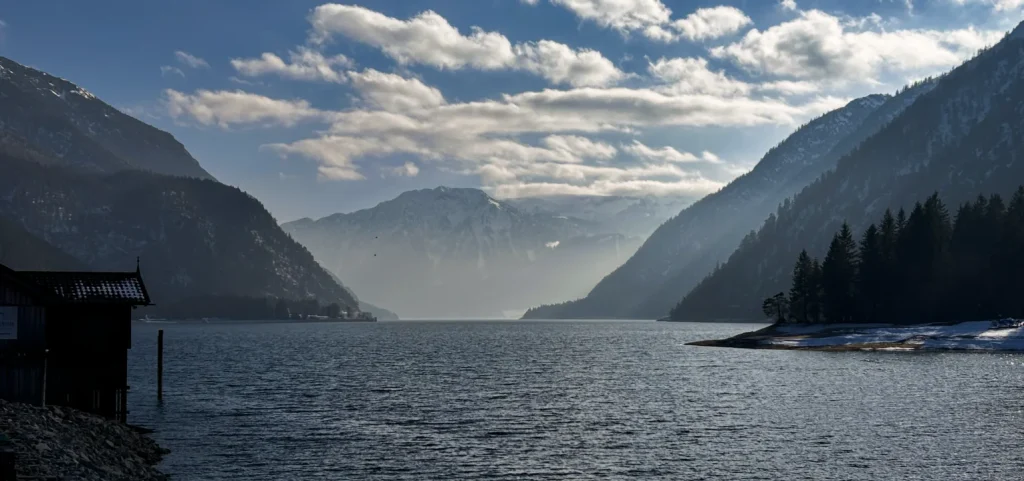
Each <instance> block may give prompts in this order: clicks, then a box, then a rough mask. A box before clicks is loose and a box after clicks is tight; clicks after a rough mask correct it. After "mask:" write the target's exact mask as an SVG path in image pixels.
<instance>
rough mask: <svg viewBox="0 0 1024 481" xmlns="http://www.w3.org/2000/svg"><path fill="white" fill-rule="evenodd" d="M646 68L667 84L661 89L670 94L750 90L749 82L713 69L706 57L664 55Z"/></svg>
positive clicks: (728, 93) (724, 93)
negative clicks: (668, 57) (709, 66)
mask: <svg viewBox="0 0 1024 481" xmlns="http://www.w3.org/2000/svg"><path fill="white" fill-rule="evenodd" d="M647 71H648V72H649V73H650V74H651V76H652V77H654V78H656V79H659V80H661V81H662V82H664V83H666V85H664V86H661V87H659V90H660V91H662V92H667V93H676V94H711V95H717V96H737V95H747V94H749V93H750V91H751V87H750V85H748V84H747V83H746V82H741V81H738V80H734V79H731V78H729V77H728V76H726V74H725V72H722V71H718V72H714V71H711V70H710V69H709V68H708V61H707V59H703V58H673V59H665V58H661V59H658V61H656V62H653V63H651V64H649V65H648V67H647Z"/></svg>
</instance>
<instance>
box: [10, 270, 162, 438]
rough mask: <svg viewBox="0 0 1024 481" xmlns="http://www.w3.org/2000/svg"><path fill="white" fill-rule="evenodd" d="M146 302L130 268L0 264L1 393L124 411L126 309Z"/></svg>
mask: <svg viewBox="0 0 1024 481" xmlns="http://www.w3.org/2000/svg"><path fill="white" fill-rule="evenodd" d="M145 305H150V298H149V294H148V293H147V292H146V286H145V284H144V283H143V282H142V275H141V273H140V272H139V269H138V267H136V270H135V272H42V271H34V272H30V271H14V270H12V269H9V268H7V267H6V266H3V265H0V399H6V400H8V401H18V402H24V403H30V404H36V405H59V406H68V407H72V408H75V409H79V410H81V411H86V412H90V413H94V414H98V415H101V416H104V417H107V418H110V419H116V420H118V421H121V422H125V421H126V420H127V415H128V349H131V331H132V326H131V311H132V309H134V308H135V307H137V306H145Z"/></svg>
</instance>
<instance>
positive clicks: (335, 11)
mask: <svg viewBox="0 0 1024 481" xmlns="http://www.w3.org/2000/svg"><path fill="white" fill-rule="evenodd" d="M310 23H312V26H313V35H314V40H316V41H325V40H327V39H329V38H331V37H333V36H335V35H342V36H345V37H347V38H349V39H352V40H355V41H357V42H360V43H364V44H367V45H370V46H373V47H376V48H379V49H381V50H382V51H383V52H384V53H386V54H387V55H388V56H390V57H391V58H393V59H395V60H396V61H398V62H399V63H402V64H410V63H419V64H424V65H430V66H433V67H437V68H440V69H461V68H464V67H473V68H478V69H482V70H494V69H503V68H507V67H508V66H509V65H511V64H513V63H514V61H515V54H514V53H513V52H512V43H511V42H509V40H508V39H507V38H505V36H504V35H501V34H500V33H496V32H485V31H483V30H481V29H479V28H474V29H473V31H472V33H471V34H470V35H468V36H465V35H462V33H460V32H459V31H458V29H456V28H455V27H453V26H451V25H450V24H449V23H448V21H447V20H445V18H444V17H442V16H440V15H438V14H437V13H435V12H433V11H430V10H427V11H425V12H423V13H420V14H419V15H417V16H415V17H413V18H411V19H409V20H399V19H396V18H392V17H388V16H387V15H384V14H382V13H378V12H375V11H373V10H370V9H367V8H363V7H358V6H352V5H338V4H326V5H321V6H319V7H316V8H315V9H314V10H313V13H312V15H311V16H310Z"/></svg>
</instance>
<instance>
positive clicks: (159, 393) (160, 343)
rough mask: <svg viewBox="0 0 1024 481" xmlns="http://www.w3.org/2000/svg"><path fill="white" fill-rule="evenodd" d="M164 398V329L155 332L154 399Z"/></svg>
mask: <svg viewBox="0 0 1024 481" xmlns="http://www.w3.org/2000/svg"><path fill="white" fill-rule="evenodd" d="M163 398H164V330H163V329H160V330H159V331H157V334H156V399H157V400H158V401H161V400H163Z"/></svg>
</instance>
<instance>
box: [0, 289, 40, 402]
mask: <svg viewBox="0 0 1024 481" xmlns="http://www.w3.org/2000/svg"><path fill="white" fill-rule="evenodd" d="M0 306H17V307H18V338H17V339H0V398H3V399H7V400H10V401H18V402H24V403H30V404H40V403H42V402H43V363H44V354H43V353H44V350H45V349H46V309H44V308H43V307H39V306H33V305H32V299H31V298H30V297H28V296H27V295H25V294H24V293H22V292H21V291H19V290H18V289H17V288H16V287H15V286H13V285H10V284H9V283H6V282H4V278H3V276H0Z"/></svg>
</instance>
